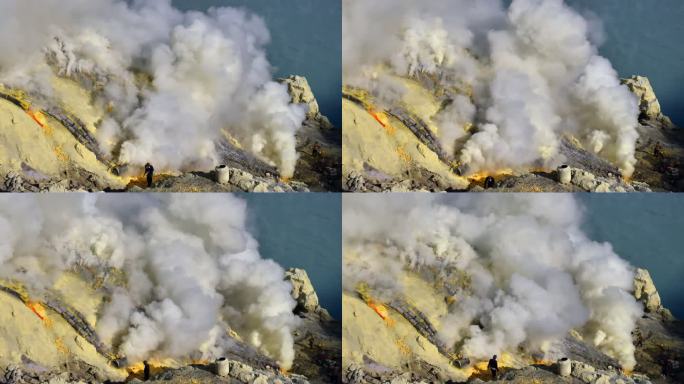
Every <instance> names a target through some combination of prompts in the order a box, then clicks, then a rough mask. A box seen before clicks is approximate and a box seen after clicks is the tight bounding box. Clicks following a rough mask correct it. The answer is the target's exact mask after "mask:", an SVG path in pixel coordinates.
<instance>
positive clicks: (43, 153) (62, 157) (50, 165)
mask: <svg viewBox="0 0 684 384" xmlns="http://www.w3.org/2000/svg"><path fill="white" fill-rule="evenodd" d="M56 85H58V86H57V87H56V89H57V93H58V94H59V98H60V99H62V100H66V102H68V103H69V105H71V107H70V108H71V110H69V111H68V112H70V113H73V114H74V115H75V116H76V117H78V118H79V119H81V120H82V121H83V122H84V123H85V124H86V125H87V127H88V129H90V130H92V131H94V130H95V125H94V124H95V122H96V121H97V119H98V118H99V117H98V116H99V114H98V113H97V111H96V110H95V108H94V107H92V106H90V104H89V102H88V100H89V96H88V95H87V93H86V92H85V91H84V90H82V89H81V88H80V87H78V86H77V85H76V84H73V83H70V82H69V81H66V80H62V81H56ZM31 114H33V116H31ZM0 148H2V149H3V150H2V151H0V168H1V169H2V170H3V171H4V172H9V171H20V170H21V166H22V163H23V164H25V165H27V166H29V167H31V168H33V169H35V170H37V171H38V172H40V173H42V174H44V175H46V176H48V177H55V176H61V177H63V176H64V172H66V171H67V170H69V169H73V168H80V169H85V170H87V171H89V172H92V173H95V174H97V175H98V176H100V177H101V178H102V179H103V180H105V181H106V182H107V183H108V184H109V185H111V186H112V187H121V188H122V187H123V186H125V184H124V183H123V181H122V180H121V179H120V178H118V177H116V176H114V175H112V174H111V173H110V172H109V170H108V169H107V165H105V164H103V163H101V162H100V161H98V160H97V158H96V156H95V154H94V153H92V152H91V151H89V150H88V149H87V148H86V147H85V146H84V145H82V144H81V143H79V142H78V140H76V138H74V136H73V135H72V134H71V133H70V132H69V131H68V130H67V129H66V128H65V127H64V126H63V125H62V124H61V123H60V122H58V121H57V120H55V119H53V118H51V117H49V116H47V115H45V114H42V113H41V112H40V110H38V109H31V111H30V113H29V112H27V111H24V110H23V109H21V108H20V107H18V106H16V105H14V104H12V103H11V102H9V101H7V100H4V99H0Z"/></svg>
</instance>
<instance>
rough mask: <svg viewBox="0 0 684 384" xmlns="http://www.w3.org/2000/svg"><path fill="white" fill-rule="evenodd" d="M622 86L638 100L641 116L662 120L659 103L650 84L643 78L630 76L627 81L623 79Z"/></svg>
mask: <svg viewBox="0 0 684 384" xmlns="http://www.w3.org/2000/svg"><path fill="white" fill-rule="evenodd" d="M622 84H624V85H626V86H627V88H629V90H630V91H631V92H632V93H633V94H634V95H635V96H636V97H637V98H638V99H639V110H640V111H641V114H642V116H647V117H649V118H652V119H662V117H663V114H662V111H661V109H660V102H659V101H658V98H657V97H656V94H655V92H654V91H653V87H652V86H651V82H650V81H649V80H648V78H647V77H644V76H632V77H630V78H629V79H623V80H622Z"/></svg>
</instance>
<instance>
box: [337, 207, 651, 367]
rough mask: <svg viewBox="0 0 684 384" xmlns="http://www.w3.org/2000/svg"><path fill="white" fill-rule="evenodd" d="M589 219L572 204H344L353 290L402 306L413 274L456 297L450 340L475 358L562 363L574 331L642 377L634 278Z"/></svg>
mask: <svg viewBox="0 0 684 384" xmlns="http://www.w3.org/2000/svg"><path fill="white" fill-rule="evenodd" d="M581 212H582V206H580V205H579V204H578V203H577V201H575V200H574V198H573V197H572V196H571V195H556V196H544V195H508V196H503V197H502V196H498V197H492V196H486V195H478V196H471V197H467V196H459V197H456V198H454V197H437V196H427V195H421V196H412V195H394V196H344V210H343V236H344V254H345V261H344V266H343V268H344V288H345V290H347V291H353V290H354V289H356V287H357V286H358V284H360V283H367V284H368V285H369V287H370V288H371V290H372V293H373V294H374V295H376V296H379V297H380V298H382V299H384V300H391V299H392V298H394V297H402V295H403V294H404V293H405V292H404V289H405V287H404V286H403V285H402V283H401V281H402V279H400V276H401V274H403V273H405V271H414V272H415V273H418V274H419V275H422V276H423V277H424V278H425V279H426V280H427V281H435V280H436V279H439V280H440V281H444V282H446V284H448V285H449V286H450V287H451V288H447V285H445V286H444V287H441V288H443V289H444V291H445V296H447V297H449V296H453V299H455V300H454V301H453V303H452V304H450V305H449V310H448V313H447V314H446V315H444V316H443V317H442V318H441V319H440V320H439V333H440V338H441V339H442V340H443V341H444V342H445V343H446V344H447V345H448V346H454V345H461V347H460V348H461V351H462V352H463V353H464V354H465V355H466V356H469V357H471V358H472V357H475V358H478V359H485V358H488V357H490V356H491V355H493V354H497V353H500V352H502V351H509V352H515V351H516V348H517V347H519V346H522V347H524V348H526V349H527V350H528V351H529V352H537V351H542V352H546V353H547V354H548V355H549V356H552V355H555V354H556V353H562V351H558V350H556V348H557V345H558V343H555V342H556V341H558V340H560V339H561V338H562V337H564V336H565V335H567V334H568V332H569V331H570V330H572V329H575V330H577V331H579V332H580V334H581V335H582V336H583V337H584V339H585V340H587V341H589V342H593V344H594V345H596V346H597V347H598V348H599V349H601V350H602V351H604V352H606V353H607V354H609V355H611V356H613V357H615V358H617V359H618V360H619V361H620V363H621V364H622V365H623V368H625V369H632V368H634V365H635V359H634V346H633V344H632V337H631V331H632V330H633V328H634V326H635V323H636V320H637V319H638V318H639V316H640V315H641V314H642V309H641V306H640V304H638V303H637V302H636V300H635V299H634V298H633V296H632V295H631V293H630V292H631V291H632V290H633V277H634V276H633V274H634V272H633V268H632V267H631V266H630V265H629V264H628V263H627V262H626V261H624V260H622V259H621V258H620V257H619V256H618V255H617V254H615V252H613V250H612V247H611V246H610V244H607V243H597V242H594V241H592V240H591V239H589V238H588V237H587V236H586V235H585V234H584V233H583V232H582V230H581V229H580V225H581V222H582V213H581ZM350 254H357V255H358V257H347V255H350ZM406 293H407V294H410V292H406Z"/></svg>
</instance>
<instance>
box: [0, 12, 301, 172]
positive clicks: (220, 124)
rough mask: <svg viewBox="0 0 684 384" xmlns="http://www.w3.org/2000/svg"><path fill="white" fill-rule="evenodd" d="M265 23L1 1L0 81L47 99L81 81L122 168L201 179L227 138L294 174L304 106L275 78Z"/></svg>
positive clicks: (240, 15) (246, 17) (103, 140)
mask: <svg viewBox="0 0 684 384" xmlns="http://www.w3.org/2000/svg"><path fill="white" fill-rule="evenodd" d="M269 41H270V34H269V31H268V29H267V28H266V25H265V23H264V21H263V20H262V19H261V18H259V17H258V16H256V15H254V14H251V13H249V12H247V11H246V10H243V9H235V8H212V9H210V10H209V11H208V12H206V13H200V12H187V13H183V12H181V11H179V10H177V9H175V8H173V7H172V5H171V2H170V0H160V1H143V0H135V1H123V0H103V1H88V0H67V1H62V0H8V1H3V2H2V3H0V50H2V52H3V55H2V57H0V83H4V84H6V85H8V86H12V87H19V88H23V89H26V90H28V91H30V92H32V93H37V94H40V95H44V96H49V95H51V94H52V84H51V82H50V79H51V78H52V77H53V76H54V75H57V76H61V77H66V78H71V79H74V80H76V81H78V82H80V83H81V84H82V85H83V86H85V87H86V88H87V89H88V90H91V91H92V92H93V93H94V97H95V100H94V102H95V103H96V104H97V105H99V106H100V107H102V108H103V109H105V110H108V111H110V112H109V113H108V114H107V115H106V117H105V118H104V119H103V121H102V122H101V123H100V124H99V127H98V128H99V129H98V132H97V136H98V140H99V142H100V146H101V147H102V149H103V150H104V151H105V152H106V153H108V154H110V155H111V156H113V157H114V158H116V159H117V160H119V161H120V162H122V163H128V164H132V165H142V164H145V163H146V162H148V161H149V162H153V163H154V164H155V165H156V166H157V167H158V168H159V169H168V170H182V169H184V168H195V169H196V168H198V167H200V168H202V169H207V168H209V167H211V166H213V165H216V163H217V161H218V159H217V154H216V151H215V148H214V143H215V141H216V140H218V139H219V138H220V137H222V136H223V135H224V132H227V133H228V134H229V135H231V136H232V137H233V138H235V139H237V140H238V141H239V142H240V143H241V144H242V145H243V147H245V149H247V150H249V151H252V152H253V153H254V154H256V155H257V156H260V157H261V158H262V159H264V160H266V161H268V162H269V163H272V164H275V165H277V166H278V167H279V169H280V171H281V173H282V174H283V176H287V177H289V176H292V174H293V173H294V168H295V164H296V161H297V154H296V151H295V139H294V134H295V132H296V131H297V130H298V129H299V128H300V127H301V125H302V122H303V120H304V118H305V112H306V111H305V107H303V106H300V105H295V104H291V103H290V101H291V100H290V96H289V94H288V92H287V88H286V86H285V85H282V84H278V83H276V82H274V81H273V80H272V77H271V72H272V68H271V66H270V64H269V62H268V60H267V58H266V51H265V46H266V45H267V44H268V43H269Z"/></svg>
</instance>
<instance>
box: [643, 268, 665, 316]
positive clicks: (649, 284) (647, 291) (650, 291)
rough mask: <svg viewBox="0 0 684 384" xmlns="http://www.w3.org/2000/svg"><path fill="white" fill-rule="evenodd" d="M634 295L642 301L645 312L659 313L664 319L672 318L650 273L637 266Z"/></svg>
mask: <svg viewBox="0 0 684 384" xmlns="http://www.w3.org/2000/svg"><path fill="white" fill-rule="evenodd" d="M634 297H635V298H636V299H637V300H639V301H640V302H641V303H643V305H644V310H645V311H646V312H648V313H654V314H659V315H661V316H662V317H663V319H666V320H670V319H672V318H673V317H672V314H671V313H670V311H669V310H668V309H666V308H664V307H663V305H662V302H661V301H660V294H659V293H658V290H657V289H656V286H655V284H654V283H653V279H652V278H651V274H650V273H649V272H648V271H647V270H645V269H643V268H637V270H636V273H635V274H634Z"/></svg>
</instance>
